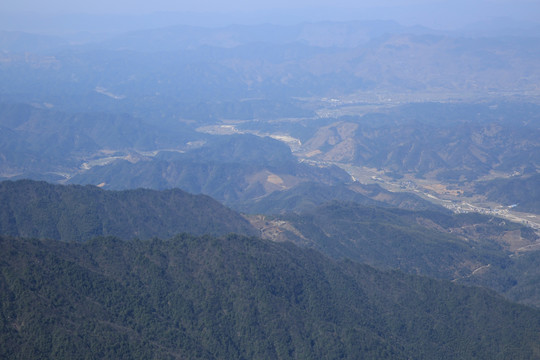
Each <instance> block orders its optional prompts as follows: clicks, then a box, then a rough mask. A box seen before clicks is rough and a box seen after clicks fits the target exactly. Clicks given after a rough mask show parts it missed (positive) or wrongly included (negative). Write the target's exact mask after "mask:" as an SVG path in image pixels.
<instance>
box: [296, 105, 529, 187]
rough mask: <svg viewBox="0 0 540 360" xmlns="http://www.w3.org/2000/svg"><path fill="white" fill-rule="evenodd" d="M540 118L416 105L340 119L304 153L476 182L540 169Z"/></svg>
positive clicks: (496, 108) (519, 109) (481, 108)
mask: <svg viewBox="0 0 540 360" xmlns="http://www.w3.org/2000/svg"><path fill="white" fill-rule="evenodd" d="M539 113H540V112H539V107H538V105H535V104H520V103H504V102H503V103H494V104H441V103H424V104H409V105H404V106H401V107H396V108H393V109H391V110H388V111H380V112H379V113H371V114H367V115H364V116H349V117H342V118H339V119H336V120H335V121H334V122H330V124H329V125H326V126H323V127H320V128H319V129H318V131H317V132H316V133H315V134H314V135H313V136H312V138H311V139H310V140H308V141H306V142H305V143H304V151H305V152H306V153H307V154H310V153H311V154H314V155H313V156H312V158H314V159H321V160H325V161H339V162H343V163H353V164H357V165H361V166H368V167H374V168H379V169H385V170H386V171H389V172H395V173H398V174H404V173H412V174H415V175H416V176H420V177H423V176H428V177H433V178H437V179H439V180H443V181H450V182H452V181H454V182H456V181H467V180H474V179H476V178H478V177H480V176H482V175H485V174H487V173H489V172H490V171H491V170H499V171H503V172H507V173H512V172H514V171H518V172H522V171H523V170H524V169H526V168H531V167H532V168H538V167H540V142H539V139H540V117H539V116H538V114H539Z"/></svg>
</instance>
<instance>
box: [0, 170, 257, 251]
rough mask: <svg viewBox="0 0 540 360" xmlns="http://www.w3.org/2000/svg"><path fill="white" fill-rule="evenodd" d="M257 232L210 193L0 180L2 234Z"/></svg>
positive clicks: (70, 237) (80, 236) (69, 236)
mask: <svg viewBox="0 0 540 360" xmlns="http://www.w3.org/2000/svg"><path fill="white" fill-rule="evenodd" d="M182 232H187V233H192V234H214V235H222V234H227V233H233V232H234V233H241V234H253V232H254V230H253V228H252V227H251V226H250V225H249V223H248V222H247V221H246V220H245V219H244V218H243V217H242V216H240V215H239V214H237V213H236V212H234V211H232V210H230V209H228V208H226V207H225V206H223V205H221V204H220V203H218V202H217V201H215V200H213V199H211V198H210V197H208V196H204V195H191V194H188V193H186V192H184V191H181V190H178V189H173V190H167V191H153V190H144V189H138V190H129V191H105V190H101V189H99V188H97V187H94V186H75V185H70V186H61V185H51V184H48V183H45V182H36V181H30V180H20V181H15V182H12V181H5V182H1V183H0V234H4V235H11V236H27V237H39V238H51V239H57V240H67V241H74V240H87V239H91V238H93V237H95V236H101V235H114V236H118V237H120V238H123V239H132V238H141V239H145V238H151V237H154V236H158V237H170V236H173V235H176V234H178V233H182Z"/></svg>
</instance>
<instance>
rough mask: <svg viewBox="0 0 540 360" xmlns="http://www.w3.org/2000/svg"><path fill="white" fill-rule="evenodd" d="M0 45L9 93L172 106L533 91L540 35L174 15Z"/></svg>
mask: <svg viewBox="0 0 540 360" xmlns="http://www.w3.org/2000/svg"><path fill="white" fill-rule="evenodd" d="M269 34H271V36H275V37H276V38H277V39H278V40H276V41H271V39H270V37H271V36H270V35H269ZM1 56H2V62H0V80H1V82H0V95H1V96H3V97H6V99H10V100H17V101H36V102H39V103H43V102H46V103H49V104H53V105H55V106H59V107H61V108H62V109H67V108H70V109H72V110H74V111H88V110H90V109H94V111H95V109H98V110H107V109H110V108H111V107H112V106H113V105H114V106H116V107H117V109H118V108H120V109H122V111H130V112H138V113H140V112H141V111H145V110H146V111H148V110H149V109H151V110H152V112H154V113H160V114H164V115H167V116H169V117H170V116H174V115H177V116H178V115H182V111H183V109H184V106H183V105H182V104H186V103H200V102H205V103H208V102H211V103H215V102H220V101H231V100H236V101H238V100H240V99H253V98H259V99H260V98H263V99H290V98H292V97H312V96H317V97H325V96H326V97H329V96H345V95H350V94H357V93H359V92H360V93H361V92H366V91H377V92H383V93H388V92H401V93H402V92H405V93H407V94H417V93H418V94H419V98H420V99H421V98H422V96H423V95H424V94H426V93H428V94H430V93H436V94H437V93H443V94H444V93H447V92H451V93H453V94H456V93H461V94H476V95H478V94H486V93H490V94H503V95H507V94H509V93H511V94H534V93H535V91H536V84H537V83H538V82H539V79H540V65H538V64H539V63H540V61H539V58H540V51H539V46H538V41H537V40H536V38H531V37H513V38H467V37H459V36H451V35H449V34H437V33H433V32H430V31H428V30H425V29H416V28H404V27H401V26H399V25H397V24H395V23H385V22H382V23H378V22H373V23H361V22H360V23H313V24H304V25H299V26H297V27H272V26H270V25H264V26H262V25H261V26H231V27H228V28H223V29H205V28H193V27H177V28H174V27H172V28H164V29H153V30H145V31H140V32H134V33H130V34H127V35H125V36H124V37H120V38H118V39H116V40H114V41H112V40H111V42H109V43H102V44H95V45H92V46H82V47H81V46H73V47H71V48H70V49H64V50H62V51H58V52H52V53H47V54H39V52H38V51H37V50H36V52H29V53H25V54H22V53H18V52H13V51H8V52H6V53H3V54H2V55H1ZM96 89H102V90H101V92H96ZM107 94H109V95H107ZM111 96H112V97H111ZM466 96H468V95H466ZM201 117H202V118H204V116H201Z"/></svg>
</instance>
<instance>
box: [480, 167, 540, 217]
mask: <svg viewBox="0 0 540 360" xmlns="http://www.w3.org/2000/svg"><path fill="white" fill-rule="evenodd" d="M475 192H478V193H481V194H485V195H486V196H487V198H488V199H489V200H492V201H496V202H498V203H501V204H504V205H506V206H513V207H515V210H517V211H524V212H531V213H536V214H540V174H538V173H534V174H526V175H523V176H516V177H511V178H508V179H495V180H491V181H483V182H479V183H477V184H476V186H475Z"/></svg>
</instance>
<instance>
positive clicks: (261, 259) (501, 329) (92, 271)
mask: <svg viewBox="0 0 540 360" xmlns="http://www.w3.org/2000/svg"><path fill="white" fill-rule="evenodd" d="M0 247H1V251H0V267H1V272H0V274H2V275H1V276H0V287H1V289H2V291H1V292H0V296H1V297H2V304H3V306H2V308H1V309H0V315H1V316H0V326H1V329H2V331H1V332H0V342H1V343H2V344H3V346H1V347H0V351H1V356H2V357H6V358H12V359H28V358H37V357H39V358H55V359H63V358H66V359H67V358H70V359H78V358H87V357H88V356H99V357H101V358H135V359H139V358H141V359H142V358H145V359H148V358H160V359H163V358H165V359H168V358H170V359H173V358H191V359H231V358H236V359H244V358H245V359H247V358H279V359H294V358H320V359H335V358H344V359H358V358H359V357H360V358H365V359H410V358H416V359H434V358H437V359H456V358H478V359H508V358H519V359H536V358H538V354H539V351H540V348H539V345H538V344H539V343H538V333H539V331H540V312H539V311H538V310H534V309H532V308H527V307H524V306H520V305H516V304H512V303H509V302H507V301H505V300H503V299H502V298H501V297H499V296H497V295H495V294H494V293H492V292H490V291H487V290H484V289H479V288H468V287H463V286H459V285H455V284H452V283H450V282H443V281H436V280H430V279H427V278H423V277H416V276H408V275H404V274H402V273H399V272H381V271H377V270H375V269H373V268H370V267H368V266H365V265H358V264H356V263H353V262H350V261H348V262H335V261H332V260H329V259H328V258H326V257H324V256H322V255H320V254H318V253H316V252H314V251H310V250H301V249H300V248H297V247H295V246H294V245H292V244H289V243H284V244H278V243H274V242H269V241H263V240H260V239H256V238H246V237H240V236H234V235H231V236H227V237H224V238H213V237H191V236H187V235H184V236H179V237H175V238H172V239H170V240H167V241H163V240H158V239H153V240H148V241H131V242H125V241H120V240H118V239H114V238H101V239H95V240H92V241H89V242H86V243H65V242H57V241H39V240H28V239H21V238H11V237H5V236H1V237H0Z"/></svg>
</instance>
